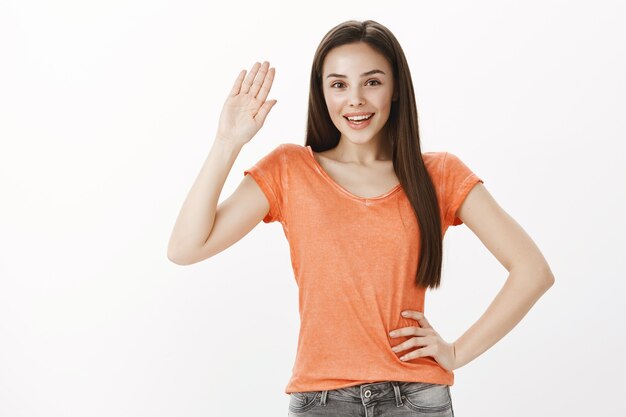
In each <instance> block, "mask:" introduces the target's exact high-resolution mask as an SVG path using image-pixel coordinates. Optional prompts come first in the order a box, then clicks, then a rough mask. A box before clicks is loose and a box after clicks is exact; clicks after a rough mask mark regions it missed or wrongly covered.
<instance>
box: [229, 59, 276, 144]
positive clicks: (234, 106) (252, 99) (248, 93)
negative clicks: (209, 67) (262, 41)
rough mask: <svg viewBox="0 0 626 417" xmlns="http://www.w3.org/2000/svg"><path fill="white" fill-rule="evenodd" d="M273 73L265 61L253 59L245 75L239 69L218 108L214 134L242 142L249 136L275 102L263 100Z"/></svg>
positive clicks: (233, 141)
mask: <svg viewBox="0 0 626 417" xmlns="http://www.w3.org/2000/svg"><path fill="white" fill-rule="evenodd" d="M275 73H276V70H275V68H269V62H267V61H265V62H263V64H260V63H259V62H255V63H254V65H253V66H252V69H251V70H250V73H248V76H247V77H246V70H241V72H240V73H239V76H238V77H237V79H236V80H235V84H234V85H233V88H232V90H231V91H230V94H229V95H228V97H227V98H226V102H225V103H224V107H223V108H222V113H221V115H220V119H219V126H218V129H217V138H219V139H220V140H226V141H229V142H232V143H235V144H239V145H242V146H243V145H244V144H246V143H247V142H249V141H250V139H252V137H253V136H254V135H255V134H256V133H257V132H258V131H259V129H260V128H261V127H262V126H263V123H264V122H265V118H266V117H267V114H268V113H269V111H270V110H271V108H272V107H274V105H275V104H276V100H268V101H266V99H267V95H268V94H269V92H270V88H271V87H272V82H273V81H274V74H275ZM244 77H245V79H244Z"/></svg>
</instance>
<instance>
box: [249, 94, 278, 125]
mask: <svg viewBox="0 0 626 417" xmlns="http://www.w3.org/2000/svg"><path fill="white" fill-rule="evenodd" d="M274 104H276V100H269V101H266V102H265V103H263V105H262V106H261V108H260V109H259V111H258V112H257V114H256V116H255V117H254V118H255V120H256V121H257V122H258V123H259V124H261V125H263V123H264V122H265V118H266V117H267V114H268V113H269V112H270V110H271V109H272V107H274Z"/></svg>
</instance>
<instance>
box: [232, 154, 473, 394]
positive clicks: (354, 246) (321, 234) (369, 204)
mask: <svg viewBox="0 0 626 417" xmlns="http://www.w3.org/2000/svg"><path fill="white" fill-rule="evenodd" d="M422 157H423V159H424V163H425V165H426V168H427V170H428V173H429V174H430V176H431V178H432V179H433V183H434V185H435V189H436V192H437V198H438V201H439V206H440V210H441V211H440V213H441V219H442V229H443V230H442V235H443V233H445V231H446V229H447V228H448V226H450V225H453V226H456V225H459V224H462V221H461V219H459V218H458V217H455V213H456V210H457V209H458V207H459V206H460V205H461V202H462V201H463V200H464V198H465V196H466V195H467V193H468V192H469V191H470V189H471V188H472V187H473V186H474V185H475V184H476V183H478V182H483V181H482V179H480V178H479V177H478V176H476V174H474V173H473V172H472V171H471V170H470V169H469V168H468V167H467V166H466V165H465V164H464V163H463V162H462V161H461V160H460V159H459V158H458V157H456V156H455V155H453V154H451V153H449V152H424V153H422ZM246 174H250V175H252V177H253V178H254V180H255V181H256V182H257V184H258V185H259V187H260V188H261V190H263V193H264V194H265V196H266V197H267V199H268V201H269V205H270V209H269V212H268V213H267V215H266V216H265V217H264V218H263V222H265V223H271V222H274V221H279V222H280V223H281V224H282V226H283V230H284V233H285V236H286V238H287V240H288V242H289V248H290V256H291V263H292V267H293V271H294V277H295V280H296V283H297V285H298V292H299V312H300V333H299V336H298V347H297V352H296V358H295V363H294V365H293V368H292V376H291V379H290V380H289V383H288V384H287V386H286V387H285V393H287V394H289V393H291V392H294V391H321V390H332V389H337V388H344V387H349V386H353V385H358V384H363V383H369V382H378V381H407V382H429V383H437V384H447V385H452V384H453V383H454V373H453V372H451V371H447V370H445V369H444V368H442V367H441V366H440V365H439V363H438V362H437V361H436V360H435V359H434V358H433V357H431V356H428V357H421V358H415V359H411V360H408V361H406V362H403V361H401V360H400V359H399V358H400V356H402V354H405V353H406V351H405V352H402V354H401V353H395V352H393V351H392V350H391V348H392V346H395V345H398V344H400V343H402V342H404V341H405V340H408V339H409V338H410V337H409V336H401V337H395V338H391V337H390V336H389V332H390V331H391V330H392V329H398V328H400V327H408V326H418V324H417V321H415V320H413V319H410V318H403V317H402V316H401V315H400V312H401V311H403V310H417V311H421V312H424V295H425V288H418V287H417V286H416V285H415V283H414V281H415V275H416V272H417V256H418V251H419V235H418V225H417V219H416V218H415V214H414V212H413V208H412V207H411V204H410V202H409V200H408V198H407V196H406V194H405V193H404V190H403V188H402V186H401V185H400V184H398V185H397V186H395V187H394V188H392V189H391V190H389V191H387V192H386V193H384V194H382V195H379V196H377V197H372V198H362V197H359V196H356V195H354V194H352V193H351V192H349V191H348V190H346V189H345V188H343V187H342V186H340V185H339V184H338V183H336V182H335V181H334V180H333V179H332V178H331V177H330V176H329V175H328V174H327V173H326V171H324V170H323V169H322V167H321V166H320V164H319V163H318V162H317V161H316V160H315V158H314V157H313V152H312V149H311V147H310V146H302V145H298V144H294V143H283V144H280V145H278V146H277V147H276V148H275V149H274V150H272V151H271V152H270V153H268V154H267V155H265V156H264V157H263V158H261V159H260V160H259V161H258V162H257V163H256V164H254V165H253V166H252V167H250V169H247V170H245V171H244V175H246ZM414 349H415V348H413V349H410V350H409V351H412V350H414Z"/></svg>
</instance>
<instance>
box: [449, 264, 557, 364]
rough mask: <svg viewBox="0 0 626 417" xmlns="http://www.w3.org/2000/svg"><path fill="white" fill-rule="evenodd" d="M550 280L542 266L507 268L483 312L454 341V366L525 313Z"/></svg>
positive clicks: (467, 359) (479, 351) (482, 349)
mask: <svg viewBox="0 0 626 417" xmlns="http://www.w3.org/2000/svg"><path fill="white" fill-rule="evenodd" d="M553 281H554V278H553V276H552V273H551V272H549V269H545V268H523V267H520V268H518V269H515V268H511V270H510V272H509V277H508V278H507V280H506V282H505V284H504V286H503V287H502V289H501V290H500V291H499V292H498V294H497V295H496V297H495V298H494V300H493V301H492V302H491V304H490V305H489V307H488V308H487V310H486V311H485V312H484V313H483V315H482V316H481V317H480V318H479V319H478V321H476V323H474V324H473V325H472V326H471V327H470V328H469V329H468V330H467V331H466V332H465V333H463V335H462V336H461V337H459V338H458V339H457V340H456V341H455V342H454V343H453V345H454V351H455V357H456V359H455V369H456V368H460V367H462V366H464V365H465V364H467V363H469V362H471V361H472V360H474V359H475V358H476V357H478V356H480V355H481V354H482V353H484V352H485V351H486V350H488V349H489V348H490V347H491V346H493V345H494V344H496V342H498V341H499V340H500V339H502V338H503V337H504V335H506V334H507V333H508V332H509V331H510V330H511V329H512V328H513V327H515V326H516V325H517V323H519V322H520V321H521V320H522V318H523V317H524V316H525V315H526V313H528V311H529V310H530V309H531V307H532V306H533V305H534V304H535V303H536V302H537V300H538V299H539V298H540V297H541V296H542V295H543V294H544V293H545V292H546V291H547V290H548V288H550V286H551V285H552V283H553Z"/></svg>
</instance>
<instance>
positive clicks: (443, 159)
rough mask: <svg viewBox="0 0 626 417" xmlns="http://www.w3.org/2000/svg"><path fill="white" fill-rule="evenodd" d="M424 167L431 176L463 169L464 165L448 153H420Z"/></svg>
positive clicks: (456, 157)
mask: <svg viewBox="0 0 626 417" xmlns="http://www.w3.org/2000/svg"><path fill="white" fill-rule="evenodd" d="M422 159H423V160H424V165H426V168H427V169H428V170H429V171H432V173H433V174H443V173H444V172H446V171H449V170H457V169H460V168H461V169H462V168H465V167H466V165H465V163H464V162H463V161H462V160H461V158H459V157H458V156H457V155H456V154H454V153H452V152H449V151H435V152H422Z"/></svg>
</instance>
